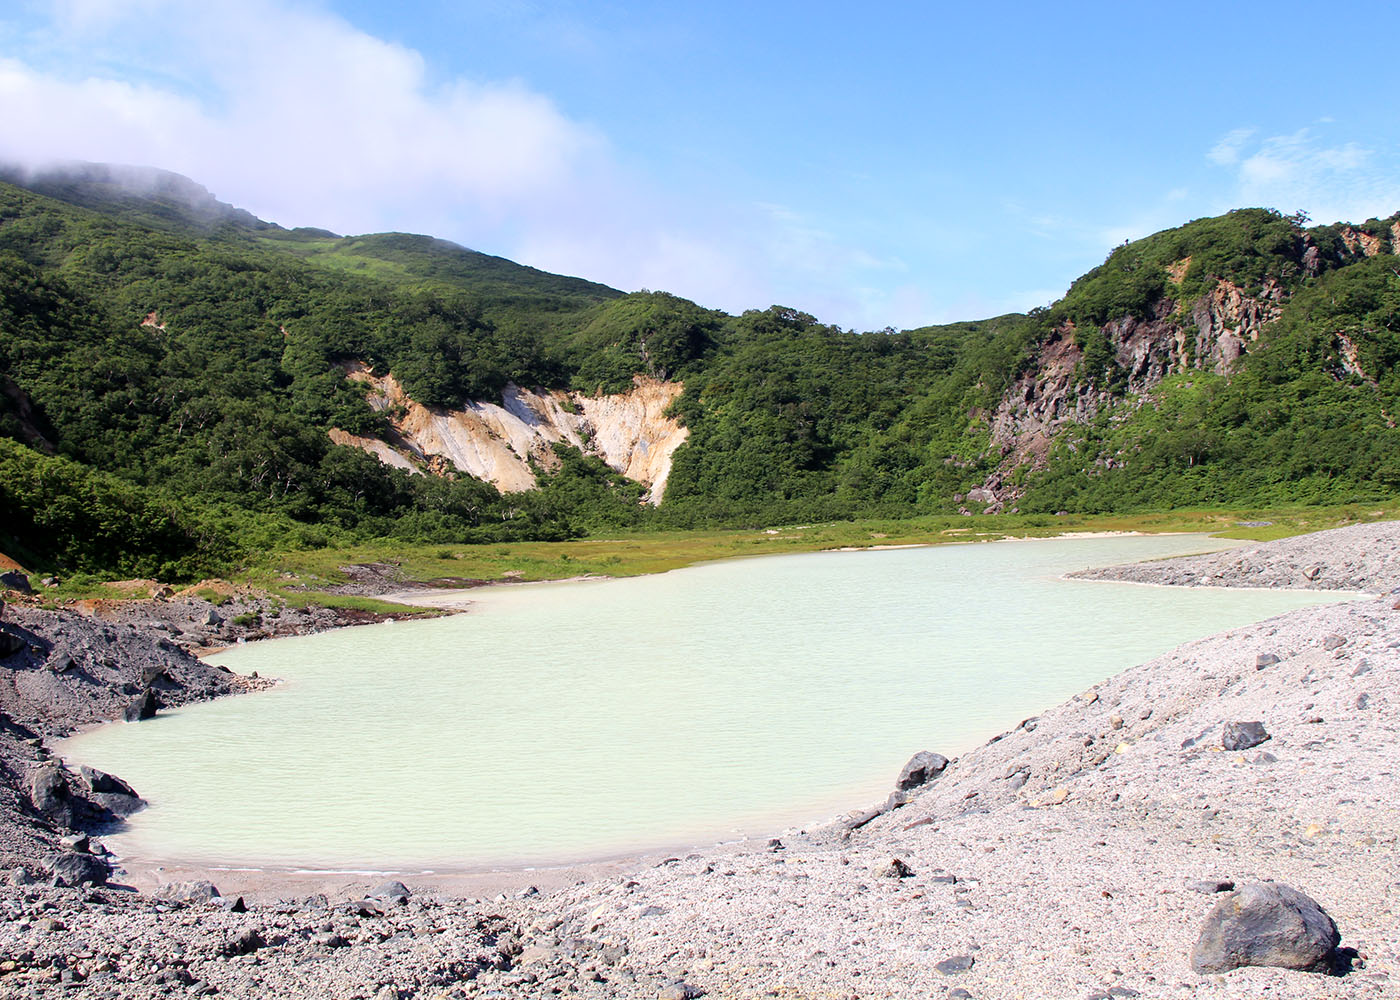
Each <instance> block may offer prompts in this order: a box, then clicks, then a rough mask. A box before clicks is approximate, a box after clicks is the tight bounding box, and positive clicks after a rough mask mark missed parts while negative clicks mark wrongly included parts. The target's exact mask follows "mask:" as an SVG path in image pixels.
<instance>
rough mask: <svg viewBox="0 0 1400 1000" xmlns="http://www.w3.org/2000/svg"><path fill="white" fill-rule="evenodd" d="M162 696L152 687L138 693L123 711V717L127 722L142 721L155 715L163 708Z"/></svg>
mask: <svg viewBox="0 0 1400 1000" xmlns="http://www.w3.org/2000/svg"><path fill="white" fill-rule="evenodd" d="M163 707H164V706H163V705H162V704H161V700H160V696H159V695H157V694H156V693H155V692H154V691H152V690H151V689H150V688H146V690H145V691H143V692H141V693H140V694H138V695H137V696H136V697H135V698H133V699H132V701H131V704H129V705H127V706H126V709H125V710H124V711H123V712H122V718H123V719H125V720H126V721H127V722H142V721H144V720H146V719H151V718H154V717H155V714H156V712H157V710H159V709H161V708H163Z"/></svg>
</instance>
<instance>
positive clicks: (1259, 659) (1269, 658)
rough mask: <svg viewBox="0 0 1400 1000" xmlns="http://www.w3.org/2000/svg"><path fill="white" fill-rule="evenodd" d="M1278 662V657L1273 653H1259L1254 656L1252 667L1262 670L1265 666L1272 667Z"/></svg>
mask: <svg viewBox="0 0 1400 1000" xmlns="http://www.w3.org/2000/svg"><path fill="white" fill-rule="evenodd" d="M1278 662H1279V658H1278V657H1277V656H1275V655H1274V654H1273V653H1260V654H1259V655H1258V656H1256V657H1255V658H1254V669H1255V670H1263V669H1265V668H1266V667H1272V666H1273V665H1274V664H1275V663H1278Z"/></svg>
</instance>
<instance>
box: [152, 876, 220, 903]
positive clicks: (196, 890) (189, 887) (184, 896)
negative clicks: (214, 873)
mask: <svg viewBox="0 0 1400 1000" xmlns="http://www.w3.org/2000/svg"><path fill="white" fill-rule="evenodd" d="M219 898H220V894H219V889H218V887H217V886H215V885H214V883H213V882H209V881H206V880H204V879H199V880H197V881H194V882H167V883H165V884H164V885H162V886H161V887H160V888H159V889H157V890H156V899H159V900H163V901H165V902H167V903H212V902H213V901H214V900H216V899H219Z"/></svg>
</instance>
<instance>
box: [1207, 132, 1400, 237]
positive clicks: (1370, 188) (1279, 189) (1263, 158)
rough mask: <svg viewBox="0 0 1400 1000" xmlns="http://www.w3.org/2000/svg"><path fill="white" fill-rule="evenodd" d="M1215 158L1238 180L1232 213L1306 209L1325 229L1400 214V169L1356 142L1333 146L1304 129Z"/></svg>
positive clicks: (1263, 140)
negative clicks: (1231, 155)
mask: <svg viewBox="0 0 1400 1000" xmlns="http://www.w3.org/2000/svg"><path fill="white" fill-rule="evenodd" d="M1234 134H1235V133H1231V135H1234ZM1217 148H1218V146H1217ZM1214 152H1215V151H1214V150H1212V151H1211V152H1210V153H1208V154H1207V156H1208V157H1210V158H1211V159H1212V160H1215V162H1217V163H1221V164H1222V165H1223V166H1228V167H1230V168H1231V169H1232V170H1233V172H1234V175H1235V190H1234V192H1233V194H1232V195H1231V205H1230V207H1238V206H1241V205H1251V206H1262V207H1265V208H1276V209H1279V210H1281V211H1285V212H1292V211H1296V210H1299V209H1302V210H1304V211H1306V212H1307V213H1308V214H1309V215H1310V216H1311V217H1312V219H1313V220H1314V221H1315V222H1320V223H1328V222H1361V221H1363V220H1365V219H1367V218H1369V217H1371V216H1382V217H1383V216H1387V215H1390V214H1391V213H1393V212H1395V211H1396V210H1397V209H1400V179H1397V178H1398V177H1400V175H1398V174H1397V170H1396V168H1397V166H1400V164H1397V163H1396V162H1395V161H1394V158H1393V157H1391V158H1386V157H1383V156H1381V155H1380V154H1378V153H1377V152H1376V151H1375V150H1372V149H1368V148H1366V147H1364V146H1362V145H1360V144H1358V143H1356V142H1342V143H1335V144H1328V143H1326V142H1324V141H1323V140H1321V139H1320V138H1319V137H1318V136H1316V135H1315V134H1314V133H1313V132H1312V131H1311V130H1310V129H1300V130H1299V131H1297V132H1293V133H1290V134H1286V135H1276V136H1269V137H1266V138H1263V139H1259V140H1257V141H1255V142H1252V143H1249V142H1247V141H1245V142H1241V143H1240V144H1239V145H1238V146H1237V148H1236V150H1235V156H1234V158H1233V159H1230V160H1220V159H1218V158H1216V157H1215V155H1214ZM1387 159H1389V162H1386V160H1387Z"/></svg>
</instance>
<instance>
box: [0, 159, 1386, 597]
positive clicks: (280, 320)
mask: <svg viewBox="0 0 1400 1000" xmlns="http://www.w3.org/2000/svg"><path fill="white" fill-rule="evenodd" d="M12 177H13V179H15V180H19V181H22V182H23V183H24V184H25V185H27V187H21V186H17V185H16V184H9V183H0V519H3V523H2V524H0V549H3V550H4V551H6V552H9V553H11V554H12V555H17V556H19V557H21V558H25V559H27V560H29V561H30V562H31V563H33V564H34V565H42V566H48V565H52V566H56V567H57V566H62V567H69V568H78V569H89V570H93V571H104V572H106V571H110V572H121V573H132V574H137V573H139V574H143V575H166V576H172V575H175V576H190V575H197V574H199V573H203V572H209V571H213V570H217V569H218V568H220V567H223V566H227V565H229V564H230V563H232V562H234V561H236V560H237V559H238V558H239V555H240V553H243V552H246V551H249V550H250V549H259V548H268V547H275V546H289V545H295V546H307V545H324V544H333V543H338V542H345V541H349V540H353V539H364V538H372V537H392V538H400V539H404V540H412V541H488V540H497V539H511V538H560V537H576V536H578V535H580V534H586V533H587V532H589V531H590V530H599V529H601V528H608V529H616V528H618V527H626V526H643V525H645V526H655V527H667V526H676V527H681V526H726V525H761V524H771V523H782V522H791V521H797V520H811V519H821V520H826V519H837V518H849V517H855V516H877V515H878V516H895V517H898V516H907V515H913V514H919V513H956V512H958V511H972V512H980V511H982V510H984V509H987V510H1020V511H1023V512H1029V511H1050V512H1053V511H1056V510H1074V511H1100V510H1134V509H1145V508H1158V507H1171V506H1182V505H1188V504H1190V505H1203V504H1205V505H1209V504H1224V503H1281V502H1294V501H1302V502H1314V501H1316V502H1322V501H1328V502H1335V501H1345V500H1353V499H1381V498H1391V497H1393V496H1394V495H1395V493H1396V491H1397V489H1400V458H1397V457H1396V456H1397V455H1400V432H1397V430H1396V428H1395V425H1394V420H1393V419H1392V417H1393V416H1394V415H1395V414H1396V412H1397V408H1400V400H1397V398H1396V396H1397V392H1400V383H1398V382H1397V378H1398V377H1400V376H1397V372H1396V366H1397V361H1400V257H1397V256H1396V255H1395V251H1396V249H1400V229H1397V226H1396V224H1395V220H1394V219H1391V220H1384V221H1380V220H1371V221H1370V222H1368V223H1366V224H1363V225H1359V226H1329V227H1312V228H1308V227H1307V225H1306V221H1305V220H1303V219H1300V218H1294V217H1285V216H1281V215H1279V214H1278V213H1275V212H1270V211H1265V210H1260V209H1249V210H1242V211H1238V212H1232V213H1230V214H1228V215H1226V216H1222V217H1219V218H1215V219H1205V220H1200V221H1197V222H1193V223H1190V224H1188V225H1186V226H1183V227H1181V228H1179V229H1174V230H1169V231H1166V232H1163V233H1158V234H1156V235H1154V236H1152V237H1149V238H1147V239H1144V240H1140V241H1138V242H1136V243H1132V244H1128V245H1125V246H1123V247H1120V248H1117V249H1116V250H1114V252H1113V253H1112V254H1111V255H1110V256H1109V258H1108V259H1107V260H1106V261H1105V263H1104V264H1103V265H1102V266H1101V267H1099V268H1096V269H1095V270H1094V271H1092V272H1090V273H1089V274H1087V275H1085V276H1084V277H1083V278H1081V279H1080V280H1079V281H1077V282H1075V284H1074V285H1073V286H1072V287H1071V288H1070V289H1069V291H1068V292H1067V294H1066V295H1065V297H1064V298H1063V299H1061V300H1059V301H1058V302H1056V303H1054V304H1052V305H1050V306H1048V307H1046V308H1044V309H1037V310H1035V311H1033V312H1032V313H1031V314H1029V315H1024V316H1023V315H1011V316H1003V317H998V318H996V319H990V320H983V321H978V322H968V323H960V324H953V325H948V326H940V327H927V328H922V329H916V330H908V331H904V332H894V331H889V330H886V331H881V332H874V333H856V332H853V331H845V330H841V329H839V328H836V327H831V326H828V325H824V324H822V323H820V322H819V321H818V320H817V319H815V318H814V317H812V316H809V315H807V314H805V313H803V312H801V311H799V310H798V309H794V308H786V307H779V306H774V307H772V308H769V309H766V310H762V311H750V312H746V313H744V314H743V315H740V316H729V315H726V314H723V313H720V312H717V311H714V310H708V309H704V308H701V307H699V306H697V305H695V304H694V303H691V302H688V301H686V300H683V299H680V298H677V297H675V296H672V295H668V294H666V293H664V292H639V293H635V294H631V295H624V294H623V293H621V292H619V291H617V290H614V289H610V288H607V287H605V286H602V285H598V284H594V283H592V282H588V281H584V280H581V279H577V278H566V277H561V276H557V275H551V274H546V273H544V272H540V271H537V270H534V269H531V268H527V267H522V266H520V265H517V264H514V263H511V262H510V261H506V260H503V259H501V258H498V257H491V256H488V255H486V254H482V253H477V252H475V251H471V250H467V249H464V248H462V247H459V246H456V245H455V244H451V243H446V242H444V241H440V240H435V239H431V238H429V237H425V236H412V235H404V234H377V235H371V236H360V237H339V236H336V235H334V234H332V233H328V232H325V231H322V230H284V229H281V228H280V227H277V226H275V225H271V224H269V223H266V222H262V221H260V220H257V219H255V218H253V217H252V216H251V215H248V214H247V213H246V212H241V211H239V210H237V209H234V208H232V207H230V206H226V205H221V204H220V203H218V202H217V201H215V200H214V199H213V198H212V196H210V195H209V194H208V192H205V191H204V190H203V189H202V188H199V187H198V185H196V184H193V182H190V181H187V180H185V179H183V178H177V177H175V175H168V174H161V173H159V172H151V171H146V172H143V173H141V175H140V178H139V180H140V183H139V184H137V183H135V182H134V181H133V178H132V177H131V176H130V175H129V174H126V173H123V172H122V171H120V170H116V169H115V168H105V167H89V168H75V169H71V170H69V171H66V172H63V173H60V174H50V175H46V176H42V177H37V178H36V177H20V176H19V175H12ZM41 192H42V193H41ZM354 365H362V366H367V368H368V370H370V371H372V372H374V373H378V374H380V375H388V374H392V375H393V376H394V378H395V379H396V380H397V382H398V383H399V384H401V386H402V388H403V391H404V392H405V393H407V395H408V396H409V397H411V399H412V400H413V401H414V402H415V403H420V404H423V405H424V406H426V407H428V408H429V409H430V410H432V411H433V412H443V413H450V412H452V411H453V410H454V408H462V407H466V406H470V405H476V404H481V403H483V402H488V403H489V402H493V401H495V402H499V401H500V400H501V398H502V393H503V391H504V390H506V388H507V386H508V385H511V384H514V385H519V386H522V387H527V388H535V389H542V390H566V389H567V390H572V391H573V392H574V393H576V394H578V393H582V394H585V395H587V396H590V397H592V396H597V395H600V394H604V393H621V392H624V391H626V390H627V389H628V388H629V386H630V385H631V384H632V381H633V378H634V376H645V377H647V378H649V379H653V380H660V381H662V382H668V383H676V382H679V383H682V384H683V385H684V391H683V392H680V396H679V399H678V400H677V402H676V403H675V404H674V407H673V413H674V415H675V417H676V418H677V419H679V420H680V421H681V422H682V423H683V424H684V425H685V426H686V428H687V429H688V433H689V437H688V439H687V440H686V443H685V444H683V445H681V446H680V449H679V450H678V451H677V452H676V453H675V456H674V464H673V467H672V468H671V470H670V479H669V484H668V485H667V487H666V492H665V496H664V499H663V501H662V502H661V504H660V505H659V507H656V508H652V507H649V506H645V505H642V504H640V503H639V502H638V501H639V498H640V497H641V495H642V490H641V488H640V487H639V486H638V485H637V484H636V483H633V482H631V481H629V480H626V479H624V478H623V477H622V476H620V475H619V474H618V473H617V472H616V471H614V470H613V469H609V468H608V467H607V466H605V465H604V464H603V463H602V462H601V461H600V460H599V459H598V458H596V457H594V456H592V455H585V454H583V453H581V452H579V451H578V450H577V449H574V448H570V447H565V446H563V445H555V446H554V448H555V452H556V453H557V454H555V455H552V456H548V457H549V458H550V459H551V460H550V461H548V462H546V463H543V464H540V465H538V467H537V468H536V472H537V481H538V483H539V488H538V489H536V490H531V491H526V492H518V493H509V494H505V495H502V494H501V493H499V492H498V491H497V490H496V489H495V488H494V487H492V486H491V485H489V484H488V483H485V482H480V481H477V480H475V479H473V478H471V477H470V476H468V475H465V474H461V473H457V472H454V470H453V468H452V467H451V465H450V463H449V464H448V465H447V466H436V467H434V468H435V471H436V472H438V473H439V474H436V475H434V474H428V475H410V474H409V472H407V471H405V470H404V469H399V468H390V467H388V466H386V465H383V464H381V463H380V461H379V460H378V459H376V458H375V457H373V456H372V455H370V454H367V453H366V452H365V451H363V450H360V449H358V448H354V447H346V446H341V445H336V444H333V443H332V441H331V438H330V431H331V430H332V429H333V428H334V429H337V430H338V431H339V432H344V434H347V435H354V436H356V437H357V438H359V439H364V440H369V441H392V440H393V439H394V434H395V429H394V426H393V420H394V419H395V416H396V415H395V414H394V413H392V412H386V411H385V410H383V409H379V410H376V409H373V408H371V407H370V406H369V405H368V404H367V402H366V395H365V391H366V390H365V386H364V385H363V384H362V383H361V382H357V381H352V380H350V379H347V378H346V372H347V370H348V369H349V367H350V366H354ZM676 391H680V390H679V389H677V390H676ZM560 399H561V401H562V403H561V405H569V404H568V400H567V399H565V398H564V397H563V396H560ZM522 457H524V456H522ZM530 461H531V462H532V463H536V462H537V459H535V458H534V457H532V458H531V459H530ZM443 473H445V474H443Z"/></svg>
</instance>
